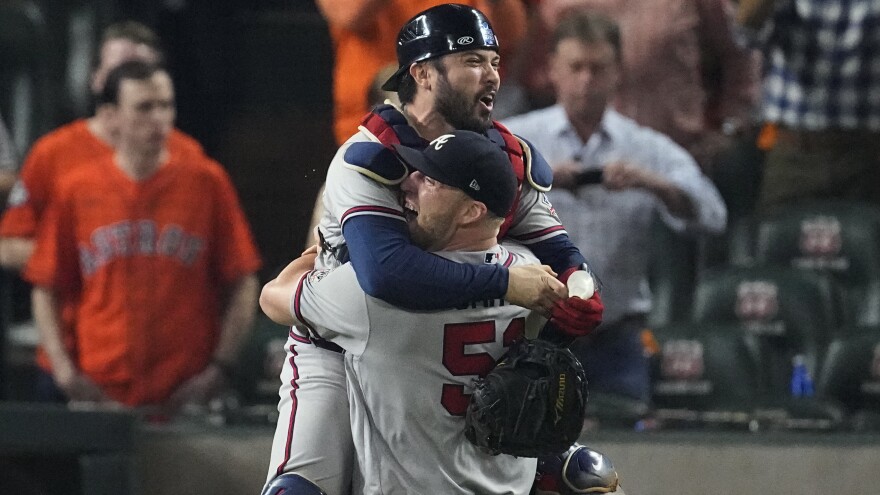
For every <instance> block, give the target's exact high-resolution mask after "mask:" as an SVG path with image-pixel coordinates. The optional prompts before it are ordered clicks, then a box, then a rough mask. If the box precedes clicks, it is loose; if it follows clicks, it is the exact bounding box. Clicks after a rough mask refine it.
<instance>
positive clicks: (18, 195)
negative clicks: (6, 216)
mask: <svg viewBox="0 0 880 495" xmlns="http://www.w3.org/2000/svg"><path fill="white" fill-rule="evenodd" d="M28 197H29V195H28V190H27V186H25V185H24V182H22V181H21V179H19V180H17V181H15V185H13V186H12V190H11V191H9V200H8V201H7V204H8V205H9V207H10V208H12V207H16V206H21V205H23V204H25V203H27V200H28Z"/></svg>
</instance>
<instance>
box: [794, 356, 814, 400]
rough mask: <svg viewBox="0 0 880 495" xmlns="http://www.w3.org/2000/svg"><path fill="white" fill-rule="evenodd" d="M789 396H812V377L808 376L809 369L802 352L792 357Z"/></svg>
mask: <svg viewBox="0 0 880 495" xmlns="http://www.w3.org/2000/svg"><path fill="white" fill-rule="evenodd" d="M791 396H792V397H812V396H813V378H812V377H811V376H810V371H809V370H808V369H807V364H806V359H805V358H804V355H803V354H797V355H795V356H794V358H792V366H791Z"/></svg>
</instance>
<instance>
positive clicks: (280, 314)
mask: <svg viewBox="0 0 880 495" xmlns="http://www.w3.org/2000/svg"><path fill="white" fill-rule="evenodd" d="M315 258H316V256H315V252H314V251H306V252H305V253H303V254H302V256H300V257H299V258H297V259H295V260H293V261H291V262H290V263H289V264H288V265H287V266H285V267H284V269H283V270H281V272H279V273H278V276H277V277H275V278H274V279H272V280H270V281H269V282H268V283H267V284H266V285H264V286H263V290H262V292H260V309H262V310H263V313H265V314H266V316H268V317H269V319H270V320H272V321H274V322H275V323H278V324H279V325H288V326H289V325H294V324H296V323H297V320H296V318H295V317H294V316H293V314H292V312H291V311H290V299H291V297H293V295H294V292H295V291H296V287H297V284H298V283H299V281H300V279H302V277H303V276H304V275H305V274H306V273H308V272H309V271H311V270H312V268H313V267H314V266H315Z"/></svg>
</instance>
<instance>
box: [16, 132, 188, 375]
mask: <svg viewBox="0 0 880 495" xmlns="http://www.w3.org/2000/svg"><path fill="white" fill-rule="evenodd" d="M168 149H169V151H170V152H171V153H172V154H177V153H190V152H192V153H197V154H199V155H202V154H204V150H203V149H202V146H201V145H200V144H199V143H198V141H196V140H195V139H193V138H192V137H190V136H188V135H186V134H184V133H182V132H180V131H178V130H177V129H175V130H173V131H172V132H171V135H170V136H169V138H168ZM112 153H113V148H111V147H110V145H109V144H107V143H105V142H104V141H102V140H100V139H99V138H98V137H97V136H95V135H94V134H93V133H92V131H91V130H89V126H88V120H86V119H79V120H75V121H73V122H71V123H69V124H67V125H63V126H61V127H59V128H58V129H55V130H54V131H52V132H50V133H48V134H46V135H44V136H43V137H41V138H40V139H38V140H37V142H36V143H34V145H33V146H32V147H31V151H30V153H28V156H27V158H26V159H25V162H24V164H23V165H22V168H21V172H20V173H19V177H18V182H17V183H16V185H15V187H14V189H13V193H12V194H10V196H9V204H8V205H7V207H6V210H5V211H4V212H3V217H2V219H0V237H24V238H27V239H32V238H34V237H36V236H37V230H38V228H39V225H40V222H41V220H42V218H43V214H44V212H45V211H46V207H47V206H48V205H49V202H50V200H51V198H52V190H53V189H54V187H55V184H56V183H57V182H58V180H59V177H61V176H62V175H63V174H64V173H66V172H69V171H71V170H74V169H75V168H76V167H77V166H79V165H82V164H86V165H88V164H89V163H91V162H92V161H94V160H95V159H98V158H100V157H103V156H109V155H111V154H112ZM59 302H61V303H62V306H63V309H62V314H61V321H62V327H63V329H64V330H65V331H64V334H63V336H64V343H65V348H66V349H67V351H68V352H69V353H70V354H71V355H75V354H76V342H75V341H74V339H73V335H72V333H71V332H70V331H67V330H68V329H69V327H70V326H71V325H72V324H73V317H74V312H75V311H74V308H71V307H69V305H70V304H75V301H70V300H69V297H68V295H66V294H59ZM37 363H38V364H39V365H40V366H41V367H42V368H44V369H46V370H49V369H51V366H50V364H49V359H48V358H47V357H46V355H45V353H44V352H43V349H42V347H40V348H38V349H37Z"/></svg>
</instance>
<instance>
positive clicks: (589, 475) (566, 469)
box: [535, 443, 618, 495]
mask: <svg viewBox="0 0 880 495" xmlns="http://www.w3.org/2000/svg"><path fill="white" fill-rule="evenodd" d="M617 485H618V478H617V471H615V470H614V466H613V465H612V464H611V459H609V458H608V457H606V456H605V455H604V454H602V453H601V452H597V451H595V450H593V449H591V448H589V447H585V446H583V445H579V444H577V443H576V444H574V445H572V446H571V448H570V449H568V450H567V451H565V452H563V453H562V454H559V455H553V456H543V457H539V458H538V474H537V476H536V477H535V488H536V493H539V494H540V493H558V494H560V495H572V494H577V493H615V492H616V491H617Z"/></svg>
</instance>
